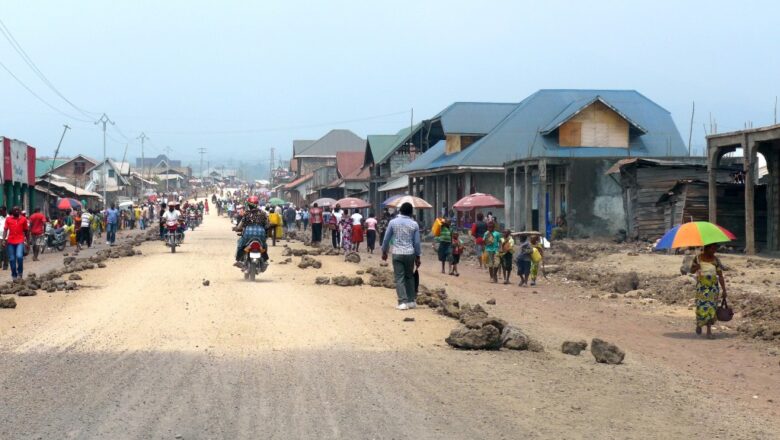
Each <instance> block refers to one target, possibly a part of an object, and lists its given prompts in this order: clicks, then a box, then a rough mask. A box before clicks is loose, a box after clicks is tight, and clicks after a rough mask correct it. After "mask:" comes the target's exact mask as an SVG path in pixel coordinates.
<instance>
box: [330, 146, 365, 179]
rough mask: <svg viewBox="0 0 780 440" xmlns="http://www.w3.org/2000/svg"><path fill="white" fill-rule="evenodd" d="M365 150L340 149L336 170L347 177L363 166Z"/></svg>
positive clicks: (337, 155)
mask: <svg viewBox="0 0 780 440" xmlns="http://www.w3.org/2000/svg"><path fill="white" fill-rule="evenodd" d="M364 154H365V151H339V152H337V153H336V170H337V171H338V173H339V177H345V176H347V175H349V174H351V173H352V172H353V171H355V170H359V169H360V168H361V167H362V166H363V158H364Z"/></svg>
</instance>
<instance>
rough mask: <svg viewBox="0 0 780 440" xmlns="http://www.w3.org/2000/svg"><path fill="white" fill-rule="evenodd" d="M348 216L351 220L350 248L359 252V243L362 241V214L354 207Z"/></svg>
mask: <svg viewBox="0 0 780 440" xmlns="http://www.w3.org/2000/svg"><path fill="white" fill-rule="evenodd" d="M349 218H350V219H351V220H352V248H353V249H354V250H355V252H360V243H362V242H363V216H362V215H361V214H360V212H358V210H357V209H356V210H355V212H354V214H352V215H351V216H349Z"/></svg>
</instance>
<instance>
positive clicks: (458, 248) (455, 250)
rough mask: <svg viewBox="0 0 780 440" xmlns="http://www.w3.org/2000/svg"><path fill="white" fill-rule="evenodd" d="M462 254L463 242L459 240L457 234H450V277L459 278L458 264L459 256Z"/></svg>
mask: <svg viewBox="0 0 780 440" xmlns="http://www.w3.org/2000/svg"><path fill="white" fill-rule="evenodd" d="M462 254H463V241H462V240H461V239H460V238H459V234H458V233H457V232H453V233H452V266H451V268H450V275H455V276H456V277H459V276H460V273H459V272H458V264H460V256H461V255H462Z"/></svg>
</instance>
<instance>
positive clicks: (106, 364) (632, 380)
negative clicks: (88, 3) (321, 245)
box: [0, 215, 780, 439]
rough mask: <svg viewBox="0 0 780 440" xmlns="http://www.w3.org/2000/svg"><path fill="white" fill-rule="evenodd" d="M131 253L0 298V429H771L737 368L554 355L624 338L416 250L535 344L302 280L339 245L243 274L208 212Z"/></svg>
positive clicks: (101, 432) (583, 435)
mask: <svg viewBox="0 0 780 440" xmlns="http://www.w3.org/2000/svg"><path fill="white" fill-rule="evenodd" d="M296 246H300V245H296ZM141 249H142V251H143V255H141V256H138V257H133V258H127V259H121V260H111V261H108V262H107V264H108V268H106V269H96V270H91V271H87V272H83V273H82V276H83V278H84V280H83V281H82V282H81V283H82V285H84V286H85V287H83V288H82V289H81V290H79V291H77V292H74V293H68V294H66V293H54V294H50V295H49V294H39V295H38V296H36V297H27V298H19V299H18V302H19V305H18V307H17V309H15V310H0V393H2V394H1V395H0V438H2V439H28V438H30V439H39V438H41V439H62V438H66V439H67V438H77V439H82V438H84V439H88V438H100V439H125V438H127V439H158V438H160V439H167V438H170V439H173V438H183V439H209V438H230V439H233V438H240V439H243V438H246V439H310V438H355V439H373V438H375V439H481V438H506V439H517V438H526V439H534V438H545V439H547V438H549V439H603V438H606V439H644V438H648V439H649V438H664V439H678V438H687V439H699V438H707V439H712V438H745V439H775V438H780V426H778V418H777V417H771V414H772V412H771V411H773V406H772V405H777V403H774V404H772V403H771V402H770V403H765V405H764V406H761V407H758V408H753V407H751V406H750V404H751V402H744V401H740V400H737V399H736V398H735V397H734V396H735V395H736V394H737V393H738V392H739V390H738V389H736V388H737V387H738V386H739V382H738V381H737V380H736V379H735V380H733V381H732V380H730V379H729V378H728V377H727V378H725V383H727V384H730V386H731V387H730V388H729V389H721V388H718V387H713V386H709V385H708V384H709V380H710V379H712V377H711V376H712V375H714V374H717V366H714V367H713V366H712V365H710V362H711V360H709V359H706V358H699V356H691V357H690V358H688V359H693V360H694V362H686V363H694V364H695V363H700V364H701V365H702V366H703V367H705V366H706V368H703V370H702V371H703V377H702V374H696V371H697V368H696V365H690V366H689V367H687V369H686V368H682V367H681V366H680V365H679V364H675V363H674V362H669V361H666V360H662V359H657V358H656V357H655V355H654V352H653V351H652V350H651V351H647V350H644V349H643V348H642V347H631V346H624V347H623V348H624V349H626V351H627V352H628V357H627V359H626V363H625V364H624V365H619V366H607V365H600V364H596V363H595V362H594V361H593V358H592V356H591V355H590V353H588V352H585V353H583V354H582V355H581V356H578V357H571V356H565V355H563V354H561V353H560V352H559V350H558V347H559V346H560V343H561V342H562V340H563V339H562V338H563V337H566V336H569V335H571V337H577V336H584V335H588V336H596V337H602V338H604V339H607V340H610V339H613V340H616V341H617V342H619V343H620V342H624V341H626V342H630V341H634V340H633V339H630V335H629V336H626V335H621V334H615V333H614V332H617V331H619V330H620V328H617V327H615V326H614V325H613V326H612V327H607V328H606V329H604V330H603V333H599V334H593V333H594V332H595V331H597V330H598V329H595V328H592V327H593V325H577V326H575V325H574V323H575V321H577V320H579V321H581V322H586V323H587V322H589V321H588V318H589V315H588V314H597V313H611V312H610V311H602V312H599V311H598V310H594V309H592V308H588V307H583V308H581V312H579V315H581V316H578V317H577V318H576V319H575V318H574V317H573V316H572V312H567V313H564V314H557V313H556V311H555V308H554V307H545V306H543V305H542V301H543V299H539V298H535V299H534V300H533V301H534V302H533V303H531V302H530V301H529V303H531V307H532V310H533V311H532V312H531V313H529V312H527V311H526V309H524V308H523V307H522V304H523V302H522V301H523V300H522V296H519V295H521V294H516V293H514V292H511V291H507V293H506V294H505V295H503V296H499V295H498V294H497V293H501V292H500V291H499V290H498V288H497V287H494V286H490V285H488V284H486V283H476V282H471V283H469V282H467V281H466V280H462V281H458V282H453V279H452V278H449V279H446V277H438V276H434V275H433V274H432V271H431V268H430V266H432V264H433V263H428V262H427V261H426V264H430V266H429V268H428V272H426V273H428V274H429V275H425V276H426V282H427V283H428V284H429V285H430V286H431V287H435V286H436V281H439V282H441V283H442V284H443V283H444V282H448V283H449V284H450V286H448V290H449V291H450V292H451V293H452V294H453V295H455V296H458V295H463V296H464V298H467V299H468V300H470V301H476V300H481V299H484V297H486V295H490V296H494V297H497V298H498V304H497V305H496V306H495V308H494V309H493V310H492V311H494V312H495V313H497V314H499V316H503V317H505V318H506V319H508V320H510V321H511V322H513V323H515V324H518V325H519V326H521V327H523V328H527V329H529V331H530V332H532V335H533V336H536V337H538V338H539V339H540V340H542V341H543V342H544V343H545V346H546V348H547V351H546V352H545V353H530V352H510V351H501V352H462V351H456V350H453V349H451V348H449V347H448V346H447V345H446V344H445V343H444V338H445V337H446V335H447V334H448V333H449V331H450V330H451V329H452V328H453V327H454V326H455V325H456V323H455V321H454V320H451V319H449V318H445V317H442V316H439V315H436V314H434V312H432V311H431V310H429V309H424V308H423V309H417V310H413V311H408V312H399V311H396V310H394V308H393V306H394V304H395V299H394V292H393V291H392V290H389V289H384V288H374V287H370V286H360V287H344V288H341V287H335V286H315V285H314V278H315V277H316V276H318V275H337V274H348V275H354V273H355V271H356V269H358V268H360V267H359V266H357V265H354V264H349V263H345V262H343V261H342V259H341V258H340V257H319V258H320V259H321V260H322V262H323V267H322V269H319V270H315V269H306V270H301V269H298V268H297V267H296V266H295V265H294V264H288V265H278V264H274V265H273V266H272V267H271V268H270V269H269V270H268V272H266V273H265V274H263V275H262V276H261V277H260V279H259V280H258V281H257V282H255V283H248V282H245V281H244V280H243V279H242V277H241V276H240V273H239V271H238V270H237V269H235V268H233V267H231V265H230V263H231V261H232V253H233V252H234V249H235V236H234V234H233V233H231V232H230V230H229V223H228V222H227V220H225V219H224V218H217V217H216V216H214V215H212V216H209V217H207V218H206V223H205V224H204V225H203V227H202V228H200V229H198V230H196V231H194V232H191V233H189V234H188V237H187V240H186V243H185V245H184V246H183V247H182V248H180V249H179V251H178V252H177V253H176V254H175V255H174V254H170V253H169V252H167V249H166V248H164V247H163V246H162V244H160V243H147V244H144V245H143V246H142V247H141ZM271 253H272V258H273V259H274V260H275V261H276V262H279V261H281V260H282V258H281V257H280V253H281V248H280V247H277V248H273V249H272V250H271ZM294 261H296V262H297V259H294ZM377 263H378V258H377V257H374V258H372V259H367V260H366V261H364V263H363V266H365V265H376V264H377ZM464 278H465V277H464ZM203 279H208V280H209V281H210V282H211V285H210V286H208V287H206V286H203V285H202V280H203ZM528 295H530V294H528ZM406 316H412V317H414V318H415V321H414V322H403V318H404V317H406ZM599 319H600V320H602V321H609V320H608V319H605V318H604V317H603V316H602V317H601V318H599ZM567 320H571V322H572V325H573V327H572V328H571V330H566V329H568V328H569V327H568V324H567ZM594 322H597V321H594ZM647 323H648V321H647V320H637V321H636V326H637V329H635V330H634V331H633V332H632V333H631V334H638V333H641V332H642V331H643V329H642V328H640V326H641V325H645V324H647ZM677 342H678V341H676V340H674V339H672V340H670V341H668V343H669V344H676V343H677ZM711 342H712V343H715V344H717V343H722V342H724V341H720V340H716V341H711ZM654 349H656V350H658V349H659V348H658V347H656V348H654ZM692 350H695V349H694V348H692ZM671 353H672V354H674V352H671ZM693 353H694V354H696V353H697V352H695V351H693ZM739 355H740V353H739V352H734V356H739ZM773 377H774V378H777V376H776V375H775V376H773ZM740 380H751V379H750V378H749V375H748V378H747V379H745V378H741V379H740ZM763 397H764V396H762V398H763ZM774 408H776V406H775V407H774Z"/></svg>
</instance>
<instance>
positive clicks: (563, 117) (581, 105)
mask: <svg viewBox="0 0 780 440" xmlns="http://www.w3.org/2000/svg"><path fill="white" fill-rule="evenodd" d="M596 101H598V102H601V103H602V104H604V105H605V106H607V107H609V108H610V109H612V111H614V112H615V113H617V114H618V115H620V117H622V118H623V119H625V120H626V121H627V122H628V123H629V124H631V126H633V127H634V129H636V130H638V131H639V132H641V133H643V134H644V133H647V130H645V129H644V128H643V127H642V126H641V125H639V124H638V123H637V122H635V121H633V120H632V119H631V117H630V116H628V115H626V114H625V113H624V112H623V111H622V110H620V106H619V105H612V104H611V103H610V102H609V101H607V100H606V99H604V97H602V96H601V95H596V96H594V97H590V98H588V99H578V100H576V101H573V102H572V103H571V104H569V105H568V106H567V107H566V108H565V109H563V111H562V112H561V113H560V114H558V116H557V117H556V118H555V119H553V120H552V121H551V122H550V123H549V124H547V126H546V127H544V128H542V130H541V133H542V134H549V133H551V132H552V131H553V130H557V129H558V127H560V126H561V125H563V124H565V123H566V122H567V121H568V120H569V119H571V118H573V117H574V116H576V115H577V114H579V113H580V112H581V111H583V110H585V109H586V108H588V107H589V106H590V105H591V104H593V103H594V102H596Z"/></svg>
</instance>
